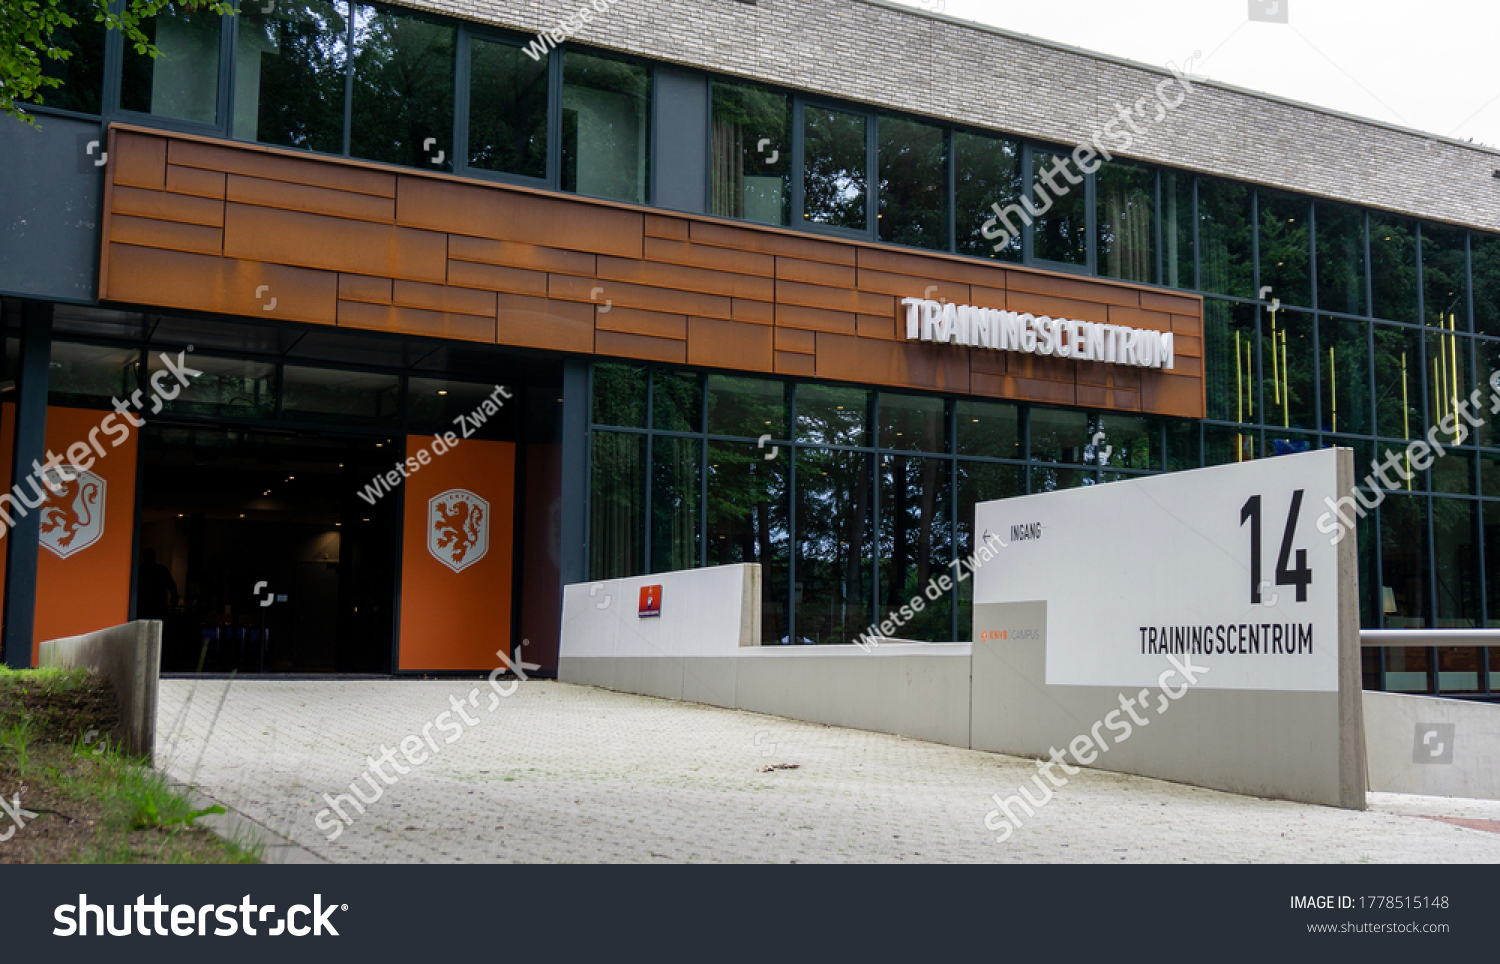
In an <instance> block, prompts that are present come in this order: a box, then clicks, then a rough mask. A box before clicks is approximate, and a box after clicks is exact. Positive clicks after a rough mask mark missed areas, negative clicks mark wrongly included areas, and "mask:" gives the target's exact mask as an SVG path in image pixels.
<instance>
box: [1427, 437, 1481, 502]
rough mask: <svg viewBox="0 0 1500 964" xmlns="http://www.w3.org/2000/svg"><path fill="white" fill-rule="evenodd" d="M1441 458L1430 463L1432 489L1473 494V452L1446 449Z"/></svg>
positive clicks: (1459, 493)
mask: <svg viewBox="0 0 1500 964" xmlns="http://www.w3.org/2000/svg"><path fill="white" fill-rule="evenodd" d="M1445 451H1446V454H1444V455H1443V457H1442V458H1440V459H1438V460H1437V461H1435V462H1433V463H1432V491H1434V492H1446V493H1448V494H1450V495H1474V494H1475V491H1474V465H1475V462H1476V459H1475V457H1474V453H1472V452H1465V451H1463V450H1462V449H1452V448H1450V449H1446V450H1445Z"/></svg>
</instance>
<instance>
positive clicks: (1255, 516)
mask: <svg viewBox="0 0 1500 964" xmlns="http://www.w3.org/2000/svg"><path fill="white" fill-rule="evenodd" d="M1302 493H1303V490H1302V489H1297V490H1296V491H1295V492H1293V493H1292V505H1291V508H1290V509H1289V510H1288V511H1287V515H1286V530H1285V531H1284V532H1283V533H1282V536H1281V554H1280V555H1279V556H1278V557H1277V558H1276V585H1278V586H1296V587H1297V601H1298V602H1307V586H1308V584H1309V583H1311V582H1312V570H1311V569H1309V568H1308V567H1307V550H1306V549H1297V550H1295V551H1296V553H1297V565H1296V566H1295V567H1293V568H1290V569H1289V568H1287V560H1288V559H1289V558H1290V557H1291V555H1292V552H1293V547H1292V539H1293V537H1294V535H1295V533H1296V531H1297V516H1298V514H1299V513H1301V511H1302ZM1260 518H1261V497H1260V496H1258V495H1252V496H1251V497H1250V498H1249V499H1247V500H1245V504H1244V506H1242V507H1241V508H1240V526H1241V527H1243V526H1244V524H1245V522H1246V520H1248V521H1249V522H1250V603H1251V605H1254V606H1259V605H1260V604H1261V596H1260V594H1261V589H1262V588H1263V587H1264V586H1265V585H1266V583H1265V582H1264V581H1262V579H1261V578H1260ZM1273 598H1274V597H1273Z"/></svg>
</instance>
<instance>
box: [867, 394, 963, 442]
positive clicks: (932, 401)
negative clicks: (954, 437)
mask: <svg viewBox="0 0 1500 964" xmlns="http://www.w3.org/2000/svg"><path fill="white" fill-rule="evenodd" d="M880 447H881V448H883V449H904V450H906V451H908V452H938V453H943V452H947V451H948V420H947V418H946V417H945V416H944V414H943V400H942V399H941V398H934V397H932V396H930V395H897V394H894V393H892V392H881V393H880Z"/></svg>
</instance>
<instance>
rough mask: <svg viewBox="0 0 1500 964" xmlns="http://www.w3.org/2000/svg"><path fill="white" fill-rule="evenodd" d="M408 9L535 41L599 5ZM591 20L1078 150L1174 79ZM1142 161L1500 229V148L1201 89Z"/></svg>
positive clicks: (624, 36)
mask: <svg viewBox="0 0 1500 964" xmlns="http://www.w3.org/2000/svg"><path fill="white" fill-rule="evenodd" d="M403 2H404V3H405V4H406V5H408V6H412V7H419V8H423V9H428V10H434V11H438V12H442V13H446V14H450V15H454V16H458V17H463V18H466V19H469V20H475V21H480V22H483V23H490V24H495V25H498V26H504V27H510V28H514V29H518V30H521V31H523V32H527V33H533V32H536V31H538V30H542V29H545V28H548V27H553V26H555V25H557V24H558V23H559V22H560V21H561V20H562V19H563V18H564V17H572V16H573V15H574V14H575V13H576V11H577V10H578V9H579V7H580V6H582V5H583V4H584V3H586V2H587V0H403ZM601 2H603V0H601ZM593 16H594V22H593V23H592V24H590V25H588V26H587V27H586V28H585V29H584V30H583V31H581V32H580V33H579V34H578V35H577V36H576V38H575V39H576V40H577V41H578V42H579V43H583V44H590V45H596V46H600V47H607V48H611V49H615V50H619V51H624V52H629V53H634V54H638V55H640V56H643V57H649V58H652V59H656V60H666V61H672V62H675V63H679V64H683V65H687V66H690V67H695V68H698V69H702V70H705V71H713V72H718V73H724V74H735V75H740V76H744V77H749V78H753V79H757V80H762V81H765V82H768V83H774V84H779V85H782V86H786V87H793V88H798V89H801V90H805V91H809V92H813V93H820V94H825V95H828V96H833V97H839V98H844V99H848V100H853V101H859V102H863V103H866V104H873V105H876V106H884V107H891V108H896V109H900V110H904V111H910V112H913V113H917V114H923V115H927V116H930V117H935V118H940V119H943V120H948V121H954V122H959V123H966V124H972V125H975V126H978V127H985V128H992V129H995V130H999V131H1005V132H1009V133H1015V134H1020V135H1024V136H1028V137H1033V138H1037V139H1041V140H1049V141H1060V142H1064V143H1067V144H1073V143H1077V142H1079V141H1080V140H1083V139H1086V138H1088V137H1089V136H1091V135H1092V134H1093V133H1094V132H1095V131H1097V130H1098V129H1099V128H1100V127H1101V126H1102V125H1103V124H1104V123H1105V122H1106V121H1108V120H1109V119H1110V118H1111V117H1113V116H1114V115H1115V113H1116V108H1115V105H1116V104H1120V105H1124V104H1129V103H1131V102H1134V101H1135V100H1136V98H1138V97H1140V96H1142V95H1152V96H1154V94H1153V88H1154V87H1155V85H1156V84H1157V82H1158V81H1160V80H1161V79H1162V78H1163V77H1166V76H1168V74H1167V73H1166V72H1165V69H1163V70H1161V71H1160V72H1158V71H1156V70H1154V69H1150V68H1147V67H1144V66H1137V65H1132V64H1127V63H1123V62H1121V61H1118V60H1115V59H1113V58H1109V57H1106V56H1104V55H1093V54H1088V53H1085V52H1081V51H1076V50H1071V49H1066V48H1061V47H1056V46H1051V45H1048V44H1045V43H1042V42H1039V41H1036V40H1033V39H1030V38H1026V37H1022V36H1019V35H1014V34H1008V33H1004V32H1002V31H998V30H994V29H991V28H987V27H977V26H972V25H966V24H963V23H959V22H957V21H954V20H949V19H946V18H941V17H933V16H929V15H926V14H924V13H921V12H919V11H916V10H908V9H906V8H902V7H892V6H887V5H885V4H882V3H879V2H876V0H759V2H758V3H757V4H755V5H751V4H748V3H742V2H738V0H614V2H613V5H612V6H610V7H609V9H608V10H607V12H605V13H603V14H598V13H595V14H594V15H593ZM1191 54H1192V51H1190V50H1184V51H1183V57H1184V58H1186V57H1188V56H1190V55H1191ZM1138 123H1139V122H1138ZM1141 126H1143V127H1145V126H1147V125H1145V124H1141ZM1128 154H1129V156H1132V157H1135V158H1138V159H1141V160H1146V161H1152V162H1156V163H1160V164H1167V165H1172V166H1176V167H1183V168H1188V169H1191V170H1197V171H1203V172H1206V173H1210V174H1217V175H1220V176H1223V177H1230V178H1235V179H1238V180H1243V181H1251V182H1254V183H1257V184H1266V185H1270V186H1273V187H1280V188H1285V189H1287V190H1292V191H1297V192H1300V193H1304V194H1312V195H1316V196H1320V197H1327V198H1332V199H1335V200H1342V201H1349V202H1353V203H1357V204H1363V205H1368V206H1372V207H1378V208H1385V209H1387V210H1391V211H1397V212H1401V213H1404V214H1412V215H1419V216H1422V217H1427V218H1433V219H1436V220H1441V221H1449V222H1453V223H1457V224H1465V225H1469V226H1472V227H1479V228H1485V229H1488V230H1494V231H1500V179H1496V178H1494V177H1492V172H1494V171H1495V170H1500V152H1496V151H1492V150H1488V149H1484V148H1478V147H1470V146H1465V145H1462V144H1455V143H1451V142H1448V141H1437V140H1431V139H1428V138H1426V137H1424V136H1422V135H1421V134H1416V133H1410V132H1405V131H1400V130H1396V129H1393V128H1390V127H1387V126H1384V125H1381V124H1378V123H1375V122H1365V121H1360V120H1356V119H1354V118H1351V117H1346V116H1343V115H1340V114H1336V113H1331V112H1325V111H1320V110H1315V109H1311V108H1307V107H1300V106H1297V105H1294V104H1291V103H1287V102H1284V101H1279V100H1276V99H1273V98H1270V97H1264V96H1258V95H1255V94H1250V93H1245V92H1241V91H1238V90H1234V89H1230V88H1226V87H1221V86H1215V85H1209V84H1197V85H1194V92H1193V94H1192V96H1190V97H1189V98H1188V100H1187V102H1186V103H1184V104H1183V105H1182V106H1181V107H1179V108H1178V109H1177V110H1176V111H1175V112H1173V113H1171V114H1169V115H1168V116H1167V118H1166V119H1165V120H1163V121H1162V122H1161V123H1159V124H1154V125H1151V126H1150V127H1149V128H1148V129H1147V133H1146V134H1145V135H1144V136H1141V137H1138V138H1137V140H1136V143H1135V144H1134V145H1133V146H1132V148H1131V149H1130V151H1129V152H1128Z"/></svg>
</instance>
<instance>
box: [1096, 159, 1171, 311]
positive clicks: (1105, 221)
mask: <svg viewBox="0 0 1500 964" xmlns="http://www.w3.org/2000/svg"><path fill="white" fill-rule="evenodd" d="M1094 180H1095V185H1096V195H1097V197H1098V200H1099V212H1098V215H1097V217H1096V219H1095V224H1096V225H1097V230H1098V235H1097V237H1098V245H1099V246H1098V252H1099V254H1098V257H1099V273H1100V274H1101V275H1104V276H1105V277H1106V278H1122V279H1124V280H1126V281H1155V280H1156V172H1155V171H1153V170H1151V169H1150V168H1146V167H1139V166H1137V165H1135V164H1123V163H1120V162H1118V161H1115V162H1112V163H1109V164H1105V165H1103V166H1102V167H1100V168H1099V173H1098V174H1097V175H1096V177H1095V179H1094Z"/></svg>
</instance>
